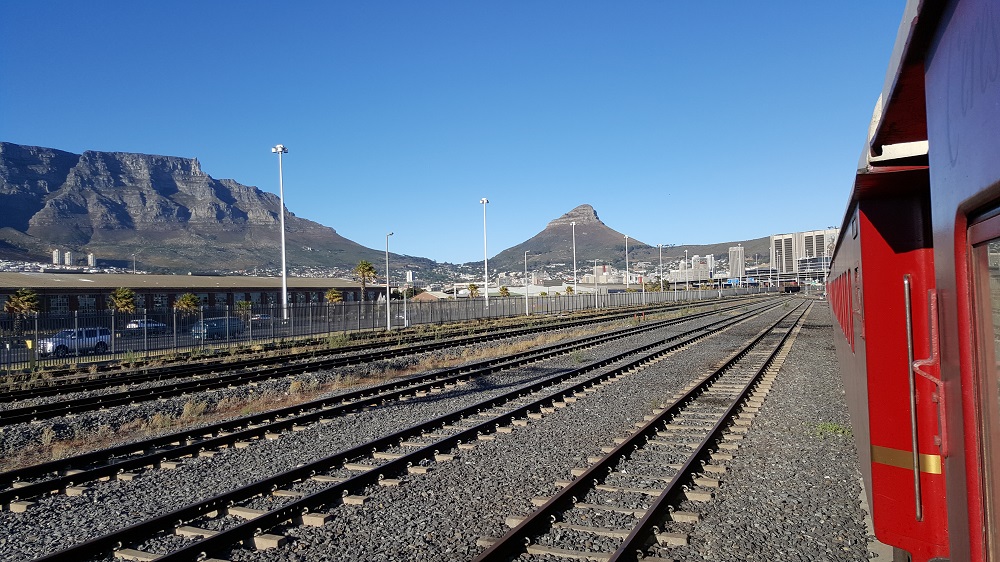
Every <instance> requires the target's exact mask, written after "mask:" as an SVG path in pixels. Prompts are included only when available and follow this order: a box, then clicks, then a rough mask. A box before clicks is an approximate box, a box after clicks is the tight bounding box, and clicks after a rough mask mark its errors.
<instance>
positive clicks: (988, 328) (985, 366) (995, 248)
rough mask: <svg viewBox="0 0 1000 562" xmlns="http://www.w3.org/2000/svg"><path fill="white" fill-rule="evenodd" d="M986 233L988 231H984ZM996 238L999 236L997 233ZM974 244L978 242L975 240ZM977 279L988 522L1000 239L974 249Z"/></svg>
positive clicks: (996, 494)
mask: <svg viewBox="0 0 1000 562" xmlns="http://www.w3.org/2000/svg"><path fill="white" fill-rule="evenodd" d="M984 230H985V229H984ZM993 235H994V236H995V235H996V234H995V233H993ZM972 242H973V243H975V242H976V240H975V238H974V237H973V239H972ZM972 256H973V264H972V266H973V275H974V277H973V279H975V283H974V285H975V286H974V288H973V290H974V299H975V301H974V302H975V322H976V342H977V343H976V348H977V351H978V354H979V357H977V363H978V374H977V379H978V380H977V383H978V384H977V387H978V393H979V397H978V398H979V399H978V403H979V407H980V411H979V420H980V422H979V423H980V425H981V431H980V435H982V436H983V442H982V450H981V451H980V464H981V466H982V474H983V487H984V490H983V492H984V496H985V497H984V498H983V499H984V502H983V504H984V505H985V508H986V513H985V514H984V515H985V516H986V518H985V520H986V521H996V520H997V517H998V516H1000V437H998V436H1000V364H998V362H997V361H998V359H1000V238H993V239H992V240H985V241H982V242H981V243H979V244H976V245H975V246H974V247H973V251H972ZM987 533H988V536H987V537H986V544H987V545H992V548H996V545H998V541H1000V536H998V535H997V533H998V530H997V529H995V528H993V529H988V530H987Z"/></svg>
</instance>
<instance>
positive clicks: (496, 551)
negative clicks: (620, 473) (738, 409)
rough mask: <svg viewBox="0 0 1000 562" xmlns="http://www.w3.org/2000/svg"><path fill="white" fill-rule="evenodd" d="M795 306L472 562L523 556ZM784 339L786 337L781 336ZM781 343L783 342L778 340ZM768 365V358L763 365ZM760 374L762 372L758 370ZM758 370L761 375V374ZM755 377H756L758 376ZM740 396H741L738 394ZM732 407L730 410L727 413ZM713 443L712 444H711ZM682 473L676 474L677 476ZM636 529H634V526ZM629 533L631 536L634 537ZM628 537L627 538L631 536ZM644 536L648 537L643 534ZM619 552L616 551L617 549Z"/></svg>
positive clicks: (697, 456) (700, 454) (699, 456)
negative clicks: (533, 543) (576, 504)
mask: <svg viewBox="0 0 1000 562" xmlns="http://www.w3.org/2000/svg"><path fill="white" fill-rule="evenodd" d="M798 308H799V307H796V308H795V309H792V310H791V311H789V312H788V313H787V314H785V315H784V316H782V317H781V318H779V319H778V320H777V321H776V322H774V323H773V324H772V325H771V326H769V327H768V328H766V329H765V330H762V331H761V333H760V334H759V335H758V336H756V337H755V338H754V339H753V340H751V341H750V342H749V343H747V344H746V345H744V346H743V347H742V348H741V349H739V350H738V351H736V352H735V353H733V354H732V355H731V356H730V357H729V359H728V360H727V361H726V362H725V363H724V364H723V365H722V366H721V367H719V368H718V369H716V370H715V371H713V372H712V373H710V374H708V375H706V376H704V377H703V378H702V379H701V380H700V381H698V383H697V384H696V385H695V386H694V387H692V388H691V389H690V390H688V391H687V392H685V393H684V394H683V395H681V396H680V397H679V398H677V399H676V400H674V402H673V403H672V404H670V405H669V406H668V407H666V408H665V409H664V411H663V412H661V413H660V414H659V415H657V416H656V417H655V418H653V419H652V420H651V421H649V422H648V423H646V424H645V425H643V427H642V428H640V429H639V430H637V431H636V432H634V433H633V434H632V435H631V436H630V437H629V438H628V439H627V440H625V441H623V442H622V443H621V444H619V445H617V446H616V447H615V448H614V449H612V451H611V452H610V453H608V454H607V455H605V456H604V457H602V458H601V460H600V461H598V462H597V463H595V464H593V465H591V467H590V468H588V469H587V470H586V471H584V472H583V473H582V474H581V475H580V476H578V477H577V478H575V479H573V480H572V481H570V483H569V484H568V485H566V486H565V487H563V488H562V489H561V490H560V491H559V492H558V493H556V494H555V495H553V496H552V497H551V498H549V500H548V501H546V502H545V503H544V504H543V505H541V506H539V507H538V508H537V509H535V510H534V511H533V512H531V514H529V515H528V516H527V517H525V518H524V519H523V520H522V521H521V522H520V523H518V524H517V525H516V526H514V527H513V528H511V529H510V530H509V531H508V532H507V533H506V534H504V536H503V537H501V538H500V539H499V540H498V541H497V542H495V543H493V544H492V545H491V546H489V547H488V548H487V549H486V550H484V551H483V552H481V553H480V554H479V555H478V556H476V557H475V558H474V559H473V561H474V562H495V561H501V560H502V561H506V560H510V559H512V558H516V557H517V556H519V555H520V554H522V553H524V552H525V551H526V549H527V547H528V545H530V544H531V540H532V538H533V537H536V536H539V535H542V534H545V533H546V532H547V531H548V530H549V529H550V526H551V524H552V523H553V522H554V521H556V520H558V518H559V516H560V514H561V513H562V512H564V511H567V510H569V509H571V508H572V506H573V504H575V503H576V502H577V500H578V499H581V498H583V497H584V496H585V495H586V494H587V493H588V492H589V491H591V490H592V489H594V488H595V487H596V486H597V485H598V484H599V483H601V482H603V480H604V479H605V478H606V477H607V475H608V474H610V473H611V472H612V471H613V470H614V467H615V466H617V465H618V463H619V462H621V461H623V460H626V459H628V458H630V457H631V455H632V453H633V452H634V451H636V450H638V449H639V448H641V447H642V446H644V445H645V443H646V442H647V441H649V440H650V439H651V438H653V437H654V436H655V435H656V433H657V428H658V427H659V426H661V425H662V424H663V423H665V422H666V420H669V419H670V418H672V417H673V416H675V415H676V414H677V413H679V412H680V411H681V410H682V409H683V408H684V407H685V406H686V405H687V404H688V403H690V402H691V401H693V400H694V399H695V398H696V397H697V396H698V395H699V394H701V393H702V392H704V390H705V389H706V388H707V387H708V386H710V385H711V384H712V383H713V382H714V381H715V380H716V379H718V378H719V377H721V376H722V375H723V374H724V373H725V372H726V371H728V370H729V369H731V368H732V367H733V366H734V365H735V364H736V363H738V362H739V361H741V360H742V359H743V357H745V356H746V354H747V353H749V352H750V351H751V350H752V349H753V348H754V347H756V346H757V345H758V344H759V343H760V342H761V341H763V340H764V338H766V337H767V336H768V335H770V334H771V333H772V332H773V330H774V329H775V328H776V327H777V326H778V325H779V324H780V323H781V322H783V321H784V320H785V319H786V318H788V317H789V316H790V315H791V314H793V313H794V312H795V311H796V310H798ZM785 337H786V338H787V334H786V335H785ZM782 341H784V339H782ZM780 348H781V345H780V344H779V345H778V347H777V348H776V349H775V351H774V352H773V353H772V354H771V357H773V356H774V355H775V354H777V350H778V349H780ZM769 363H770V359H768V362H767V363H766V364H769ZM762 371H763V369H762ZM762 371H761V372H762ZM758 376H759V375H758ZM741 396H742V394H741ZM741 400H742V398H740V399H739V400H737V401H736V402H735V403H734V404H738V403H739V402H740V401H741ZM732 409H733V407H731V408H730V411H731V410H732ZM721 419H722V420H727V419H728V418H725V417H723V418H721ZM716 427H724V426H723V425H722V421H720V422H719V423H718V424H716ZM717 433H721V429H720V430H719V431H718V432H713V433H712V434H711V435H716V434H717ZM712 442H714V441H712ZM702 445H703V446H702V447H701V448H699V449H698V450H697V451H696V452H695V453H694V454H692V457H691V459H694V460H703V458H707V455H708V453H707V450H706V449H705V447H704V442H703V444H702ZM691 459H689V460H688V462H687V463H685V465H684V466H685V467H687V466H688V465H689V464H690V463H692V462H694V460H691ZM680 474H683V473H682V472H678V475H680ZM678 479H679V477H678V476H675V477H674V479H673V480H672V481H671V485H673V483H674V481H677V480H678ZM651 512H652V510H649V511H647V514H646V515H647V516H649V515H650V514H651ZM636 528H638V526H637V527H636ZM635 532H636V531H635V530H633V532H632V534H635ZM632 534H630V535H629V536H630V537H631V536H632ZM644 536H648V535H644ZM619 550H620V549H619Z"/></svg>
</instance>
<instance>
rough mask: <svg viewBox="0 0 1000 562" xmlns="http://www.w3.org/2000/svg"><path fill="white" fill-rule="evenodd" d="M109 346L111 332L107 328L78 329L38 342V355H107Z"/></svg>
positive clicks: (65, 331) (62, 332)
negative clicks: (90, 353)
mask: <svg viewBox="0 0 1000 562" xmlns="http://www.w3.org/2000/svg"><path fill="white" fill-rule="evenodd" d="M110 345H111V330H109V329H107V328H78V329H76V330H63V331H61V332H58V333H56V334H55V335H54V336H52V337H48V338H43V339H40V340H38V354H39V355H41V356H43V357H44V356H46V355H55V356H56V357H63V356H65V355H69V354H70V353H89V352H93V353H96V354H101V353H107V352H108V347H109V346H110Z"/></svg>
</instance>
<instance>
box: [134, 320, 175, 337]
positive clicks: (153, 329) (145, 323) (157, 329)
mask: <svg viewBox="0 0 1000 562" xmlns="http://www.w3.org/2000/svg"><path fill="white" fill-rule="evenodd" d="M125 331H126V332H129V333H133V334H135V335H141V334H142V333H143V331H145V332H146V333H147V334H165V333H167V332H168V331H170V327H169V326H167V325H166V324H164V323H163V322H157V321H155V320H133V321H131V322H129V323H128V324H127V325H126V326H125Z"/></svg>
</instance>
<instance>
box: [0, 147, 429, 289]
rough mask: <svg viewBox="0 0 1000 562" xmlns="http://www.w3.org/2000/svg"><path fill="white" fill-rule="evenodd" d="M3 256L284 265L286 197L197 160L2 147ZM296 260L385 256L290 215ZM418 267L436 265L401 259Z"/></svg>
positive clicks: (220, 266) (342, 263) (328, 263)
mask: <svg viewBox="0 0 1000 562" xmlns="http://www.w3.org/2000/svg"><path fill="white" fill-rule="evenodd" d="M0 206H2V208H3V209H5V211H4V213H3V218H2V219H0V257H9V258H11V259H25V255H29V256H31V257H33V258H34V259H38V260H43V261H47V259H48V256H49V252H51V250H53V249H55V248H62V249H69V250H73V251H75V252H78V253H79V254H85V253H87V252H93V253H94V254H95V255H97V256H98V259H99V260H103V261H111V262H114V261H118V262H128V261H129V260H130V258H131V256H132V254H133V253H136V254H140V255H141V261H142V263H143V264H144V265H145V266H146V267H154V268H161V269H164V270H177V271H179V270H195V271H215V270H222V271H226V270H235V269H253V268H265V269H266V268H276V267H280V260H281V251H280V231H279V220H278V219H279V215H278V213H279V200H278V197H277V196H276V195H274V194H271V193H266V192H263V191H261V190H259V189H257V188H256V187H249V186H245V185H241V184H239V183H237V182H235V181H233V180H227V179H223V180H216V179H214V178H212V177H211V176H209V175H208V174H206V173H204V172H203V171H202V170H201V167H200V165H199V163H198V160H196V159H191V158H178V157H173V156H154V155H147V154H133V153H121V152H95V151H87V152H84V153H83V154H82V155H76V154H71V153H68V152H63V151H59V150H53V149H49V148H41V147H33V146H22V145H16V144H11V143H3V142H0ZM285 228H286V248H287V253H288V262H289V263H295V264H296V265H299V266H305V267H309V266H322V267H340V268H350V267H353V266H354V265H355V264H357V262H358V261H359V260H360V259H367V260H370V261H373V262H374V261H376V260H379V259H380V258H381V257H382V256H383V254H382V253H381V252H379V251H378V250H373V249H370V248H365V247H364V246H361V245H360V244H357V243H355V242H352V241H351V240H348V239H346V238H344V237H342V236H340V235H339V234H337V232H336V231H335V230H334V229H332V228H329V227H326V226H323V225H320V224H318V223H315V222H312V221H309V220H305V219H301V218H298V217H296V216H294V215H293V214H291V213H289V214H288V215H286V218H285ZM395 258H396V259H399V260H404V261H406V262H407V264H408V265H410V266H411V267H415V268H417V269H419V268H421V267H428V266H430V265H431V264H432V263H433V262H431V261H430V260H427V259H424V258H413V257H409V256H395Z"/></svg>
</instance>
